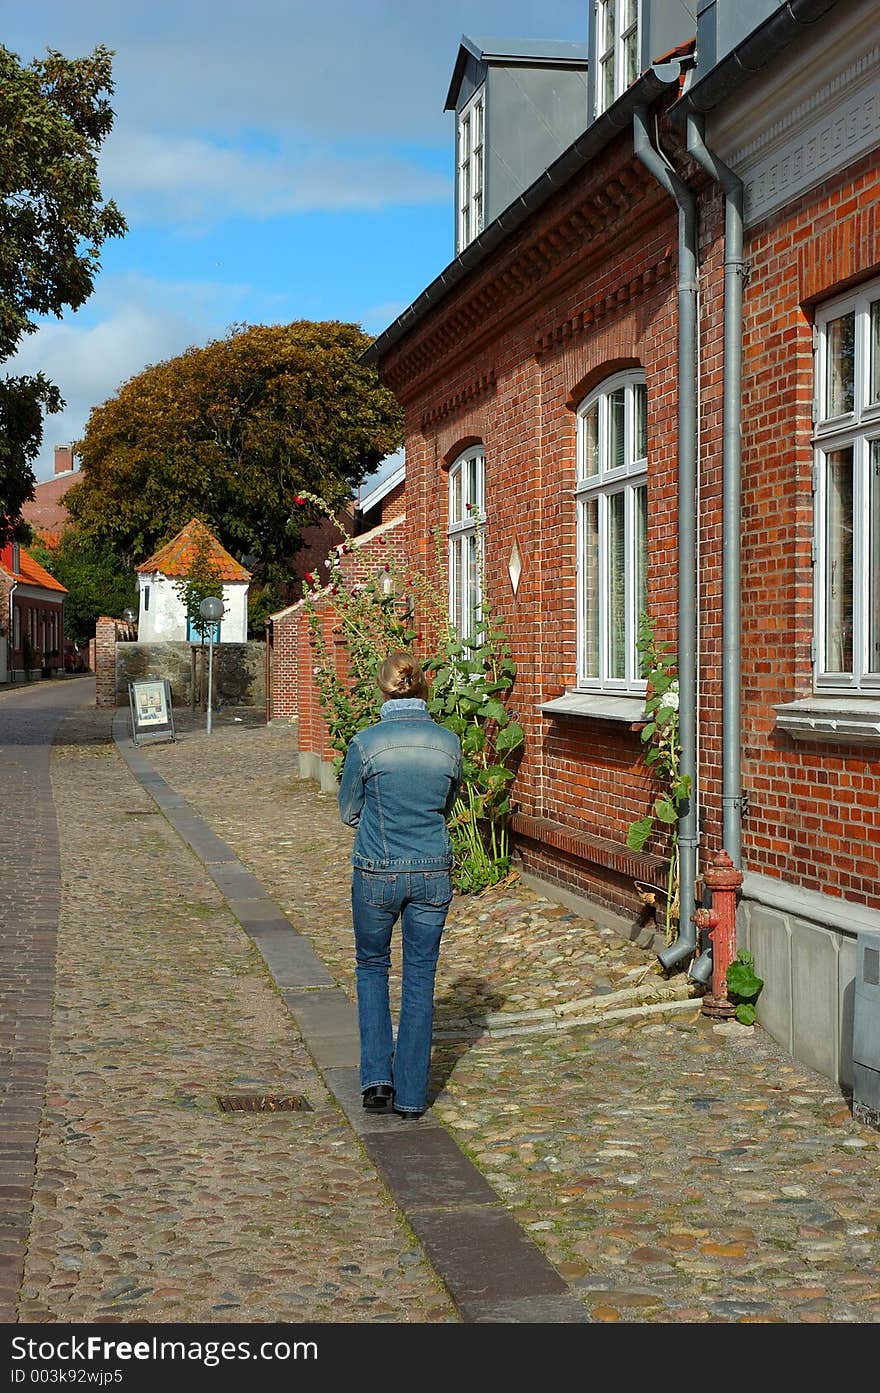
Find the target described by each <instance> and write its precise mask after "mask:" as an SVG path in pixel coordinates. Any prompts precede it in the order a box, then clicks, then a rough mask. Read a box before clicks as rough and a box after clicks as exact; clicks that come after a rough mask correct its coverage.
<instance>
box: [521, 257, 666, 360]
mask: <svg viewBox="0 0 880 1393" xmlns="http://www.w3.org/2000/svg"><path fill="white" fill-rule="evenodd" d="M673 269H674V257H673V255H672V253H671V252H669V253H668V254H667V255H666V256H664V257H663V258H662V259H661V260H660V261H656V262H655V263H654V265H653V266H646V267H645V269H644V270H643V271H640V272H639V273H638V275H636V276H632V277H631V278H630V279H629V280H628V281H627V282H626V283H625V284H621V285H618V286H615V287H614V289H613V290H610V291H609V292H608V294H607V295H603V297H602V299H601V300H597V301H596V302H595V303H594V304H592V305H588V306H587V307H586V309H584V310H579V311H578V313H577V314H574V315H571V316H570V318H568V319H563V320H561V321H560V323H559V324H557V325H556V327H555V328H554V329H551V330H550V332H549V333H546V334H539V335H538V337H537V338H536V339H535V357H536V358H539V357H540V356H541V354H542V353H546V351H547V349H548V348H553V347H554V346H556V345H557V344H560V343H564V342H565V341H566V340H567V339H571V338H575V337H577V335H578V334H583V333H585V332H586V331H587V330H589V329H592V328H593V326H594V325H596V324H599V323H600V322H601V321H602V320H603V319H607V317H608V316H609V315H610V314H614V313H615V312H616V311H617V310H619V309H622V308H623V306H624V305H628V304H629V303H630V301H632V300H636V299H638V297H639V296H640V295H641V294H643V293H644V291H646V290H648V289H649V288H650V287H651V286H652V285H657V284H658V283H660V282H662V281H665V280H668V279H669V278H670V276H671V275H672V273H673Z"/></svg>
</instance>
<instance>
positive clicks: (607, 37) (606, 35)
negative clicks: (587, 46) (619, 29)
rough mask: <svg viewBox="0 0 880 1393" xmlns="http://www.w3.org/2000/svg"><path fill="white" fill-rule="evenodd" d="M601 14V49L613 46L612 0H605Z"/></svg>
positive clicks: (604, 50)
mask: <svg viewBox="0 0 880 1393" xmlns="http://www.w3.org/2000/svg"><path fill="white" fill-rule="evenodd" d="M603 10H604V14H603V16H602V19H603V25H602V51H603V52H607V51H608V49H609V48H613V47H614V0H605V4H604V6H603Z"/></svg>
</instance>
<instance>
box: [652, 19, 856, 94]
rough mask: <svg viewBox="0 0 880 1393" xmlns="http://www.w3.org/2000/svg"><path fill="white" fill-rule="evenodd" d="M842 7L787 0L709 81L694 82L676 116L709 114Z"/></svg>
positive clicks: (712, 72)
mask: <svg viewBox="0 0 880 1393" xmlns="http://www.w3.org/2000/svg"><path fill="white" fill-rule="evenodd" d="M839 3H840V0H787V3H786V4H784V5H780V7H779V9H778V10H776V11H774V13H773V14H772V15H771V16H770V18H769V19H767V20H765V21H764V23H763V24H760V25H758V28H757V29H753V30H752V32H751V33H750V34H748V35H747V36H746V38H744V39H743V41H742V43H739V44H737V45H736V47H735V48H733V49H731V51H730V53H728V54H727V55H726V56H725V57H724V58H722V59H721V61H720V62H719V63H716V64H715V66H714V67H713V68H710V70H709V72H708V73H707V74H706V76H705V77H702V78H700V79H698V80H697V81H696V82H694V84H693V86H691V87H689V88H688V89H687V91H686V92H685V94H684V96H683V97H682V99H681V102H679V103H677V104H676V106H675V107H673V109H672V115H673V116H675V114H676V111H677V110H678V108H679V107H681V108H682V110H684V109H685V108H687V109H688V110H690V111H694V112H706V111H711V110H712V108H713V107H716V106H718V105H720V103H721V102H723V101H725V99H726V98H727V97H729V96H731V94H732V93H733V92H735V91H736V90H737V89H738V88H739V87H741V86H742V84H743V83H744V82H747V81H748V80H749V78H750V77H753V76H754V74H755V73H758V72H760V71H761V70H762V68H766V67H767V65H768V64H769V63H772V62H773V59H774V58H775V57H776V55H777V54H778V53H781V52H782V51H783V50H784V49H786V48H788V46H789V44H791V43H792V41H793V40H794V39H796V38H798V36H799V35H801V34H803V31H804V29H806V28H808V27H809V26H810V25H812V24H816V23H817V22H818V21H819V20H820V19H821V18H822V17H823V15H826V14H827V13H828V11H829V10H833V9H834V8H835V6H836V5H838V4H839Z"/></svg>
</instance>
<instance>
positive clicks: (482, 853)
mask: <svg viewBox="0 0 880 1393" xmlns="http://www.w3.org/2000/svg"><path fill="white" fill-rule="evenodd" d="M304 497H305V498H306V501H308V502H310V503H312V504H314V505H315V507H316V508H317V509H318V510H319V511H322V512H324V513H325V514H326V516H327V517H329V518H331V520H332V521H333V522H334V523H335V525H336V526H337V527H338V526H339V519H338V517H336V516H335V515H334V514H332V513H331V511H330V509H329V508H328V507H327V505H326V504H325V503H324V502H323V500H321V499H320V498H318V497H317V496H315V495H311V494H308V495H304ZM433 540H434V546H435V553H436V565H435V573H436V575H437V576H438V577H439V578H440V580H439V583H438V582H437V581H434V580H432V579H429V578H428V577H426V576H425V575H424V574H422V573H420V572H419V571H416V570H413V569H412V565H411V562H408V563H407V564H406V567H405V571H401V569H400V563H399V562H398V560H397V557H396V555H395V549H394V547H393V545H389V539H388V538H386V537H377V536H375V535H371V536H370V540H369V542H366V543H365V542H364V541H363V540H362V539H354V538H352V537H350V536H348V535H347V534H346V535H345V536H344V537H343V540H342V541H341V542H340V543H338V544H337V545H336V546H335V547H334V548H333V549H332V551H331V552H330V555H329V556H328V558H327V562H326V563H325V566H326V569H327V571H328V572H329V575H328V581H329V584H328V585H327V588H326V589H324V590H323V591H318V590H317V588H316V589H314V590H310V591H308V592H307V593H306V595H305V597H304V602H303V605H304V612H305V615H306V619H307V622H308V625H309V638H310V643H311V646H312V651H313V653H314V661H315V667H314V670H313V676H314V679H315V683H316V686H317V689H318V696H319V701H320V704H321V708H322V712H323V715H324V721H325V723H326V726H327V731H328V735H329V741H330V745H331V748H333V749H334V750H335V751H336V758H335V760H334V767H335V770H336V773H337V776H338V775H339V774H340V773H341V770H342V764H343V761H344V758H345V753H346V751H347V749H348V746H349V743H350V741H351V739H352V737H353V736H354V735H355V734H356V733H357V732H358V731H359V730H362V729H364V728H365V727H366V726H368V725H373V724H374V723H375V721H376V720H377V719H378V718H379V711H380V705H379V696H378V691H377V688H376V663H377V656H378V657H381V656H382V655H384V654H386V653H391V652H393V651H395V650H396V649H409V650H413V651H416V652H418V653H419V654H420V657H421V661H422V665H423V667H424V669H425V671H426V672H427V673H429V674H431V675H432V682H431V692H430V696H429V704H428V709H429V711H430V713H431V715H432V716H433V717H434V719H435V720H437V721H438V722H440V723H441V724H443V725H445V726H447V727H448V728H449V729H450V730H453V731H455V733H456V734H457V735H458V736H459V738H460V739H461V741H462V747H463V750H464V753H465V767H464V777H463V780H462V787H461V791H460V795H459V797H458V799H457V800H456V803H455V805H454V807H453V810H452V814H451V817H450V820H449V835H450V838H451V840H452V845H453V850H454V853H455V867H454V871H453V881H454V884H455V888H456V889H457V890H458V891H459V892H465V893H466V892H476V891H479V890H481V889H484V888H485V887H486V886H488V885H492V884H497V883H498V882H499V881H501V880H503V879H504V878H505V877H506V876H507V875H509V874H511V870H510V866H511V859H510V848H509V844H508V835H507V824H508V820H509V816H510V812H511V801H510V796H509V784H510V781H511V780H512V779H513V777H514V765H515V763H516V762H517V761H518V757H519V754H518V752H519V751H520V749H521V747H522V744H523V740H524V732H523V729H522V727H521V726H520V725H519V724H518V723H517V721H516V720H515V719H514V718H513V714H512V712H511V711H510V710H509V709H508V707H507V703H506V698H507V695H508V693H509V691H510V688H511V687H512V685H513V681H514V677H515V674H516V665H515V664H514V662H513V660H512V659H511V657H510V651H509V648H508V645H507V641H506V638H505V634H504V630H503V626H502V624H501V622H500V621H499V620H496V619H495V618H494V617H493V615H492V613H491V609H490V605H489V601H488V597H487V595H486V590H485V584H483V586H482V593H483V604H482V613H481V616H480V619H479V620H478V621H477V622H476V623H475V625H474V627H473V631H472V633H471V634H470V635H469V636H468V637H467V638H466V639H463V638H461V637H460V636H459V634H458V633H457V632H456V630H455V629H454V628H453V626H452V624H451V622H450V619H449V602H448V591H447V587H446V584H445V583H444V580H443V576H444V570H445V566H444V559H445V546H444V540H443V538H442V536H441V535H440V533H439V530H437V529H434V530H433ZM392 541H393V539H392ZM380 545H381V546H384V547H386V551H385V553H384V557H383V561H382V563H381V564H380V565H377V564H376V562H377V558H376V552H375V551H374V550H373V548H374V547H378V546H380ZM349 555H351V556H352V557H353V559H355V558H356V560H357V567H358V569H357V570H356V571H354V572H352V569H351V564H350V563H347V562H346V560H345V558H346V557H347V556H349ZM371 557H372V559H371ZM384 558H387V559H384ZM365 571H366V572H367V573H368V574H369V572H370V571H372V572H373V574H372V577H371V578H370V579H367V580H364V573H365ZM309 575H310V576H311V573H309ZM386 575H390V576H391V577H392V580H393V581H394V584H393V585H391V586H388V587H387V593H386V589H385V585H386V584H387V583H384V584H383V582H384V577H385V576H386ZM355 576H359V577H360V578H359V579H355ZM312 579H313V577H312ZM483 579H484V578H483ZM404 591H406V592H407V593H406V594H405V596H404ZM402 596H404V598H403V599H402V598H401V597H402ZM416 613H418V616H419V618H418V623H416V619H415V616H416ZM340 639H341V642H342V646H343V648H344V650H345V652H344V661H343V662H342V663H340V661H339V659H340V653H339V643H340ZM421 655H424V656H421Z"/></svg>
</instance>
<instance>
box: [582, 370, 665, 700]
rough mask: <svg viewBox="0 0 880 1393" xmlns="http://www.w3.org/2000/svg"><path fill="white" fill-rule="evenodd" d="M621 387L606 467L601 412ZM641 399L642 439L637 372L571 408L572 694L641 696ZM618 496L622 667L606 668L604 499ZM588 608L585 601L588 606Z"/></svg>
mask: <svg viewBox="0 0 880 1393" xmlns="http://www.w3.org/2000/svg"><path fill="white" fill-rule="evenodd" d="M621 390H622V391H623V401H624V445H623V462H622V464H620V465H618V466H616V467H615V466H614V465H613V464H612V462H611V461H610V460H609V458H608V448H609V411H610V402H611V398H612V396H614V395H615V394H616V393H618V392H619V391H621ZM638 399H640V400H641V403H642V411H643V413H644V420H643V422H642V426H643V431H644V434H645V436H647V388H646V385H645V374H644V373H643V372H641V371H628V372H621V373H616V374H615V375H614V376H613V377H610V378H606V380H605V381H604V382H602V383H601V384H600V385H599V386H598V387H597V388H595V390H594V391H592V392H591V393H590V394H589V396H587V397H585V398H584V400H583V401H582V402H581V404H580V406H579V407H578V409H577V426H576V430H577V441H576V444H577V483H576V485H575V490H574V493H575V509H576V517H577V687H578V690H579V691H592V692H597V691H598V692H617V693H628V694H631V695H637V696H642V695H644V693H645V691H646V689H647V683H646V681H645V679H644V678H643V677H642V676H641V673H640V658H639V653H638V649H637V647H636V640H637V637H638V625H639V618H640V612H641V610H643V609H644V608H645V606H646V603H647V601H646V594H645V590H646V575H647V486H648V459H647V454H644V455H637V454H636V444H637V442H636V429H635V427H636V419H637V405H636V403H637V400H638ZM594 407H595V408H596V412H597V417H598V442H597V451H596V454H597V468H596V471H595V473H593V474H590V473H588V472H587V465H586V460H587V434H588V431H587V421H588V418H589V417H590V416H591V415H592V413H593V408H594ZM642 489H644V490H645V494H644V499H643V502H644V508H645V521H644V532H645V537H644V551H643V554H642V568H641V571H640V569H639V566H638V555H637V547H636V538H637V534H638V530H639V526H638V524H639V512H638V503H639V491H640V490H642ZM621 495H622V497H623V518H624V549H625V558H624V568H623V581H624V599H623V603H624V672H623V674H622V675H620V674H614V675H612V673H611V670H610V669H611V630H612V625H611V615H610V605H611V569H610V560H609V530H610V508H611V500H612V499H615V498H618V497H620V496H621ZM593 505H595V510H596V518H597V536H598V547H597V558H596V570H597V586H596V592H597V598H596V606H595V613H594V622H593V625H592V626H591V628H592V631H593V633H594V635H595V643H596V650H597V661H596V663H595V665H593V664H590V665H589V666H590V667H592V666H595V667H596V669H597V670H596V671H589V670H588V664H587V662H586V637H587V631H588V626H587V608H588V605H591V602H590V597H589V596H588V595H587V582H588V579H589V574H590V568H589V566H588V562H587V546H586V537H587V517H588V511H589V510H590V509H592V507H593ZM591 607H592V606H591Z"/></svg>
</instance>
